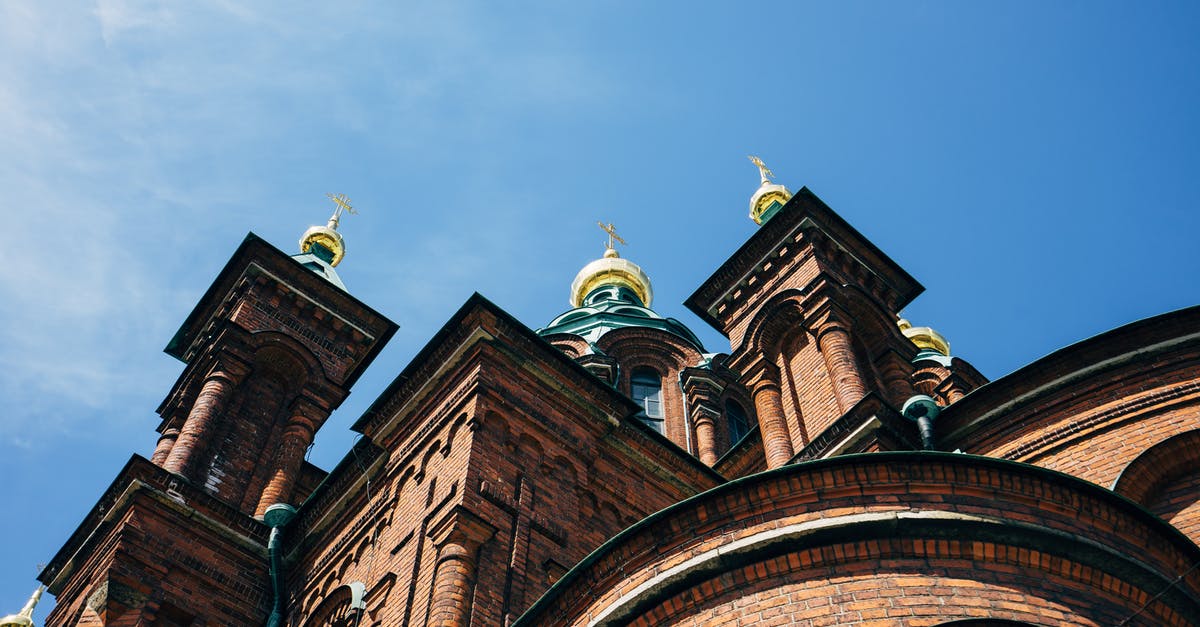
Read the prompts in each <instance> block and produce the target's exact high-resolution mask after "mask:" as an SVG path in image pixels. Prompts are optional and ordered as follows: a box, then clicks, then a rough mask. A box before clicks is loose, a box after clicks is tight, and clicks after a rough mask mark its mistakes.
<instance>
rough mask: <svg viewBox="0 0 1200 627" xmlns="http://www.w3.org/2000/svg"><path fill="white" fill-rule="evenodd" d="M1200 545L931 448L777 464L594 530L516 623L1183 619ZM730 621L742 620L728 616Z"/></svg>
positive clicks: (1091, 498) (1116, 508) (1005, 466)
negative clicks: (620, 525)
mask: <svg viewBox="0 0 1200 627" xmlns="http://www.w3.org/2000/svg"><path fill="white" fill-rule="evenodd" d="M1197 563H1200V549H1198V548H1197V547H1196V546H1195V545H1194V544H1192V543H1191V542H1190V541H1188V540H1187V538H1185V537H1184V536H1183V535H1182V534H1180V533H1179V532H1178V531H1176V530H1175V529H1172V528H1171V527H1170V526H1169V525H1167V524H1165V523H1164V522H1162V521H1161V520H1158V519H1157V518H1155V517H1154V516H1152V515H1150V514H1149V513H1147V512H1146V511H1145V510H1143V509H1141V508H1139V507H1137V506H1135V505H1133V504H1132V503H1130V502H1129V501H1127V500H1125V499H1123V498H1121V497H1118V496H1116V495H1114V494H1112V493H1111V492H1109V491H1107V490H1105V489H1103V488H1100V487H1098V486H1095V485H1092V484H1089V483H1086V482H1083V481H1079V480H1077V479H1074V478H1072V477H1068V476H1066V475H1062V474H1059V473H1054V472H1049V471H1046V470H1043V469H1039V468H1036V467H1032V466H1027V465H1022V464H1014V463H1010V462H1004V461H1000V460H993V459H986V458H980V457H974V456H968V455H954V454H944V453H874V454H870V455H854V456H844V457H837V458H833V459H827V460H821V461H817V462H809V463H806V464H797V465H791V466H785V467H782V468H779V469H776V470H773V471H768V472H765V473H761V474H758V475H754V476H750V477H746V478H744V479H741V480H738V481H734V482H731V483H729V484H726V485H724V486H721V487H718V488H715V489H713V490H710V491H708V492H706V493H704V494H701V495H699V496H697V497H694V498H692V499H689V500H687V501H684V502H682V503H679V504H677V505H675V506H672V507H670V508H667V509H666V510H663V511H662V512H659V513H658V514H655V515H653V516H651V517H649V518H647V519H646V520H644V521H642V522H640V523H638V524H637V525H635V526H633V527H631V528H630V529H628V530H627V531H625V532H624V533H622V534H621V535H619V536H617V537H616V538H614V539H613V540H612V541H610V542H608V543H607V544H605V545H604V546H602V547H601V548H600V549H598V550H597V551H596V552H595V553H593V554H592V555H591V556H589V557H588V558H587V559H585V560H584V561H583V562H582V563H581V564H580V565H579V566H578V567H576V568H575V569H573V570H572V571H571V572H570V573H568V574H567V575H566V576H565V577H564V578H563V579H562V580H561V581H560V582H559V583H558V584H557V585H556V586H555V587H553V588H552V589H551V590H550V591H549V592H548V593H547V594H546V595H545V596H544V597H543V598H542V599H541V600H539V601H538V603H537V604H535V605H534V606H533V607H532V608H531V609H530V610H529V612H527V613H526V615H524V616H522V617H521V619H520V621H519V622H518V624H520V625H593V624H599V625H604V624H614V625H616V624H642V625H676V624H680V625H721V624H732V625H737V624H754V623H759V622H761V623H763V624H771V625H790V624H812V625H822V624H831V625H832V624H836V625H847V624H866V623H871V624H903V625H935V624H939V623H944V622H948V621H952V620H961V619H969V618H994V619H1005V620H1017V621H1024V622H1027V623H1030V624H1034V625H1063V624H1068V625H1115V624H1120V623H1121V621H1124V620H1127V619H1128V623H1127V624H1130V625H1191V624H1196V623H1193V622H1191V621H1196V620H1200V619H1197V618H1196V617H1200V569H1196V570H1192V571H1191V572H1190V573H1188V574H1187V575H1186V576H1184V577H1183V578H1182V579H1180V581H1179V582H1178V584H1177V585H1174V586H1172V585H1171V584H1172V582H1173V581H1175V580H1176V578H1178V577H1179V576H1180V575H1181V574H1182V573H1185V572H1187V571H1188V569H1189V568H1191V567H1192V566H1193V565H1194V564H1197ZM739 621H741V622H739Z"/></svg>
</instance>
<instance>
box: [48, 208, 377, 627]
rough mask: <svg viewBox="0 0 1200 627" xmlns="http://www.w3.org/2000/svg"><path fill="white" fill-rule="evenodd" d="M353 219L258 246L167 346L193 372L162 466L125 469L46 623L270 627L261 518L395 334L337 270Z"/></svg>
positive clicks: (62, 570)
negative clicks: (291, 241) (344, 229)
mask: <svg viewBox="0 0 1200 627" xmlns="http://www.w3.org/2000/svg"><path fill="white" fill-rule="evenodd" d="M339 199H340V200H344V197H339ZM345 207H348V204H347V205H345ZM342 209H343V206H342V205H339V207H338V211H337V212H335V213H334V215H333V217H332V218H331V219H330V220H329V223H328V224H327V225H325V226H316V227H313V228H311V229H309V230H308V231H307V232H306V233H305V234H304V237H303V238H302V240H301V253H300V254H298V255H294V256H289V255H287V254H285V253H283V252H280V251H279V250H277V249H276V248H274V247H272V246H271V245H269V244H267V243H266V242H264V241H263V240H262V239H260V238H258V237H257V236H255V235H254V234H250V235H248V236H247V237H246V239H245V240H244V241H243V242H242V244H241V246H239V247H238V249H237V250H236V251H235V252H234V254H233V257H232V258H231V259H230V260H229V262H228V263H227V264H226V265H225V267H224V269H222V270H221V272H220V274H218V276H217V278H216V280H215V281H214V282H213V284H212V286H211V287H209V288H208V290H207V291H206V292H205V294H204V296H203V297H202V298H201V300H200V302H199V303H198V304H197V305H196V307H195V309H194V310H193V311H192V312H191V314H189V315H188V317H187V319H186V320H185V321H184V323H183V325H182V326H181V327H180V329H179V331H178V332H177V333H176V334H175V336H174V337H173V338H172V339H171V341H170V343H169V344H168V345H167V348H166V352H167V353H168V354H169V355H171V356H173V357H176V358H178V359H179V360H181V361H183V362H184V363H185V364H186V367H185V368H184V371H183V374H182V375H181V376H180V377H179V379H178V381H177V382H176V383H175V386H174V387H173V389H172V390H171V392H170V394H168V395H167V398H166V400H164V401H163V403H162V405H161V406H160V407H159V410H158V412H159V414H160V415H161V416H162V422H161V424H160V425H159V427H158V431H159V433H160V434H161V436H160V438H159V440H158V445H157V446H156V448H155V450H154V454H153V456H152V457H151V459H150V460H146V459H145V458H142V457H140V456H137V455H135V456H134V457H133V458H132V459H131V460H130V461H129V463H128V464H127V465H126V467H125V469H124V470H123V471H122V472H121V474H120V475H119V476H118V477H117V478H116V480H115V481H114V482H113V484H112V486H110V488H109V489H108V491H107V492H106V493H105V495H104V497H103V498H102V499H101V502H100V504H99V505H98V506H97V508H96V509H95V510H93V512H92V514H91V515H90V516H89V517H88V518H87V519H86V520H85V521H84V523H83V524H82V525H81V526H80V528H79V529H78V530H77V531H76V532H75V534H74V535H73V536H72V538H71V539H70V541H68V543H67V544H66V545H65V546H64V547H63V548H62V549H61V550H60V551H59V553H58V555H56V556H55V558H54V560H53V561H52V563H51V565H50V566H49V567H48V568H47V569H46V571H45V572H44V573H43V579H44V580H47V581H48V582H49V587H50V590H51V591H52V592H53V593H54V594H55V595H56V596H57V597H58V605H57V607H56V608H55V610H54V612H53V613H52V614H51V616H50V617H49V618H48V620H47V623H48V624H62V623H67V624H93V623H94V624H104V625H126V624H128V625H139V624H145V622H149V623H150V624H156V625H159V624H162V625H175V624H181V625H187V624H192V623H191V621H192V620H193V618H195V617H196V616H207V617H209V620H210V621H211V620H213V618H212V617H223V619H221V620H224V621H226V622H223V623H221V624H246V625H249V624H255V623H257V622H261V618H260V617H261V616H263V615H265V614H264V608H265V607H267V606H269V605H270V601H271V594H269V591H268V585H267V582H268V578H267V574H268V572H267V571H268V567H267V554H266V548H267V547H266V543H265V540H266V535H267V528H266V526H265V525H264V524H263V523H261V522H260V521H261V520H262V517H263V514H264V512H265V511H266V510H267V508H268V507H269V506H271V505H273V504H275V503H288V504H293V505H295V504H299V503H300V502H302V501H303V500H304V498H305V497H306V496H307V494H308V493H309V492H311V491H312V489H313V487H314V486H315V485H316V484H317V483H319V482H320V480H321V479H322V478H323V475H324V473H323V472H322V471H320V470H318V469H317V468H316V467H314V466H312V465H310V464H307V463H306V462H305V461H304V455H305V453H306V451H307V449H308V447H309V445H310V444H311V443H312V439H313V435H314V434H315V433H316V431H317V429H319V428H320V427H321V425H322V424H323V423H324V422H325V419H326V418H327V417H328V416H329V413H330V412H331V411H332V410H334V409H335V408H337V406H338V405H339V404H341V402H342V401H343V400H344V399H345V398H346V395H347V394H348V393H349V389H350V386H351V385H353V384H354V381H355V380H356V379H357V378H358V376H359V375H360V374H361V373H362V371H363V369H364V368H365V367H366V366H367V364H369V363H370V362H371V361H372V359H374V357H375V355H376V354H377V353H378V352H379V350H380V349H381V348H382V347H383V345H384V344H385V343H386V342H387V340H388V339H389V338H390V337H391V335H392V334H393V333H394V332H395V330H396V325H395V324H394V323H392V322H391V321H389V320H388V319H386V318H385V317H383V316H382V315H380V314H378V313H376V312H375V311H373V310H372V309H371V308H370V307H367V306H366V305H364V304H363V303H361V302H360V301H358V300H357V299H355V298H354V297H353V296H351V295H350V294H349V293H347V292H346V288H345V286H344V285H343V284H342V282H341V280H340V279H339V278H338V275H337V273H336V271H335V270H334V267H335V266H336V265H337V264H338V263H339V262H340V261H341V260H342V257H343V256H344V254H345V245H344V243H343V240H342V236H341V235H340V234H339V233H338V231H337V226H338V220H339V217H340V212H341V210H342ZM222 597H224V598H227V599H230V600H229V601H223V600H222ZM89 621H92V622H89ZM97 621H98V622H97ZM209 624H216V623H211V622H210V623H209Z"/></svg>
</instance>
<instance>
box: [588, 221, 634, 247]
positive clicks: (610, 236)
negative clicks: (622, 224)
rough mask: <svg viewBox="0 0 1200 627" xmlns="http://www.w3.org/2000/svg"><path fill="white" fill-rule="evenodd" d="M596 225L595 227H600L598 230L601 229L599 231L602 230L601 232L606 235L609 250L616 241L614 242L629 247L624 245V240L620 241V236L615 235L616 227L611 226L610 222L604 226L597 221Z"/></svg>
mask: <svg viewBox="0 0 1200 627" xmlns="http://www.w3.org/2000/svg"><path fill="white" fill-rule="evenodd" d="M596 225H597V226H599V227H600V228H601V229H602V230H603V231H604V232H605V233H608V247H609V249H612V248H613V240H616V241H618V242H621V243H622V244H625V245H626V246H628V245H629V244H626V243H625V240H623V239H621V236H620V235H617V227H615V226H613V224H612V222H609V223H608V224H605V223H603V222H599V221H597V222H596Z"/></svg>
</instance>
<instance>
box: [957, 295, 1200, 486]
mask: <svg viewBox="0 0 1200 627" xmlns="http://www.w3.org/2000/svg"><path fill="white" fill-rule="evenodd" d="M1198 418H1200V307H1191V308H1188V309H1182V310H1179V311H1174V312H1171V313H1167V314H1163V315H1160V316H1155V317H1153V318H1147V319H1145V320H1140V321H1138V322H1134V323H1131V324H1128V325H1125V326H1122V327H1120V328H1117V329H1114V330H1112V331H1109V332H1106V333H1103V334H1101V335H1098V336H1096V337H1093V338H1089V339H1087V340H1084V341H1082V342H1079V343H1077V344H1074V345H1071V346H1068V347H1066V348H1063V349H1061V350H1059V351H1056V352H1054V353H1052V354H1050V355H1047V356H1046V357H1043V358H1042V359H1039V360H1037V361H1035V362H1033V363H1031V364H1029V365H1028V366H1025V367H1023V368H1021V369H1020V370H1017V371H1016V372H1013V373H1012V374H1009V375H1007V376H1005V377H1003V378H1000V379H997V380H996V381H993V382H991V383H989V384H987V385H985V386H983V387H981V388H979V389H978V390H975V391H974V392H972V393H970V394H968V395H967V396H966V397H964V398H963V399H961V400H960V401H958V402H956V403H954V404H953V405H951V406H949V407H947V408H946V409H945V410H944V411H943V412H942V414H941V415H940V416H939V417H938V421H937V427H936V428H937V431H938V440H939V442H938V444H939V448H941V449H942V450H954V449H961V450H963V451H965V452H967V453H975V454H978V455H987V456H989V457H1000V458H1003V459H1009V460H1013V461H1019V462H1024V463H1028V464H1035V465H1038V466H1042V467H1045V468H1050V469H1053V470H1058V471H1061V472H1065V473H1068V474H1071V475H1075V476H1077V477H1080V478H1083V479H1087V480H1089V481H1092V482H1094V483H1097V484H1100V485H1104V486H1108V485H1112V483H1113V481H1114V480H1115V479H1116V478H1117V477H1118V476H1119V475H1120V474H1121V473H1122V471H1123V470H1124V469H1125V468H1126V467H1127V466H1128V465H1129V464H1130V463H1131V462H1132V461H1133V460H1134V459H1136V458H1137V457H1138V456H1139V455H1141V454H1142V453H1143V452H1144V451H1146V450H1147V449H1149V448H1151V447H1152V446H1154V445H1156V444H1159V443H1160V442H1163V441H1165V440H1167V439H1168V438H1171V437H1174V436H1177V435H1179V434H1181V433H1184V432H1187V431H1189V430H1192V429H1196V428H1197V426H1198V425H1200V421H1198ZM1135 500H1136V499H1135Z"/></svg>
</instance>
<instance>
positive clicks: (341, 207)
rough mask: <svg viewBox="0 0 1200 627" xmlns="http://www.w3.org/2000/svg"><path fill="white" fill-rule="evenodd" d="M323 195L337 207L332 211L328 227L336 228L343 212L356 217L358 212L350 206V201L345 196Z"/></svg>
mask: <svg viewBox="0 0 1200 627" xmlns="http://www.w3.org/2000/svg"><path fill="white" fill-rule="evenodd" d="M325 195H326V196H328V197H329V200H332V201H333V204H335V205H337V209H334V210H333V216H332V217H331V218H329V222H330V225H331V226H333V227H334V228H337V223H338V218H340V217H341V216H342V212H343V211H345V212H346V213H349V214H351V215H358V212H357V211H355V210H354V207H352V206H350V199H349V198H347V197H346V195H345V194H325Z"/></svg>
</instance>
